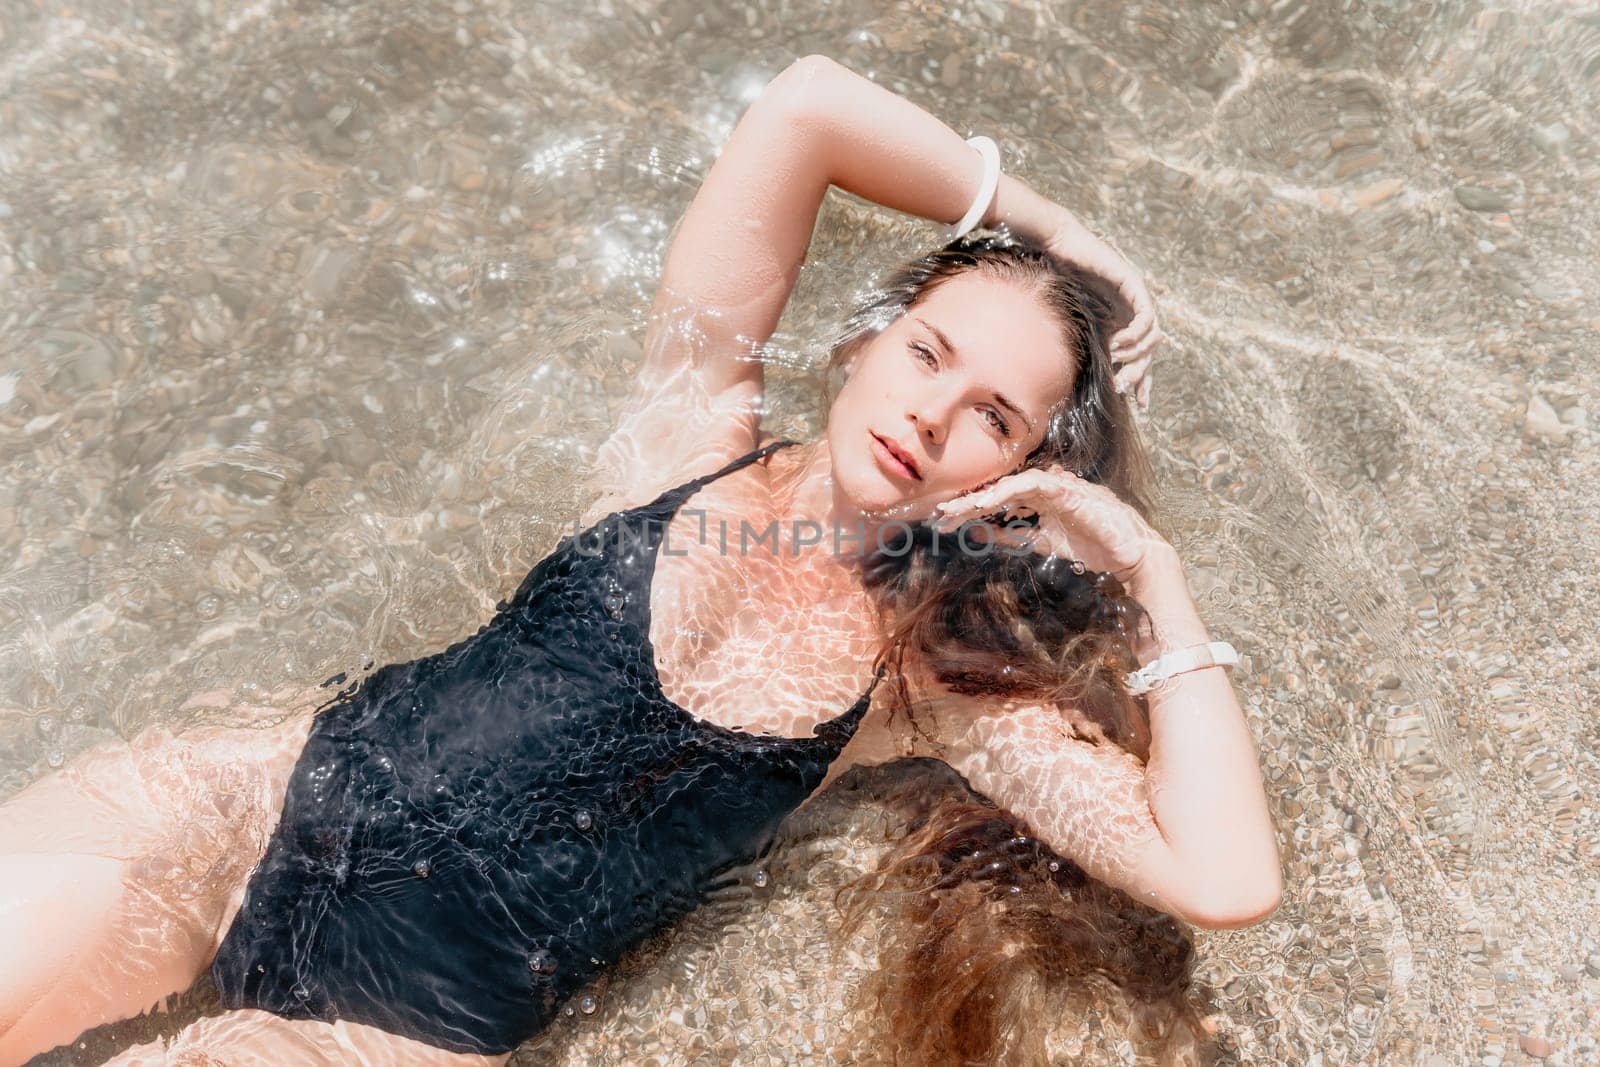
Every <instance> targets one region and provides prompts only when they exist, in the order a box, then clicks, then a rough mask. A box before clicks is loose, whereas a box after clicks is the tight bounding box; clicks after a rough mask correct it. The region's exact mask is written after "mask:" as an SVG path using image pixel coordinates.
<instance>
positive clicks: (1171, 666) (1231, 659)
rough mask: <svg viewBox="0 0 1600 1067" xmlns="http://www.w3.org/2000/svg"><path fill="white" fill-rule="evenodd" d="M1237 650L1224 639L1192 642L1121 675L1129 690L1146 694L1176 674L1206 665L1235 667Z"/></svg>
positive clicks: (1136, 694)
mask: <svg viewBox="0 0 1600 1067" xmlns="http://www.w3.org/2000/svg"><path fill="white" fill-rule="evenodd" d="M1238 664H1239V652H1238V650H1237V649H1235V648H1234V647H1233V646H1232V645H1230V644H1228V642H1226V641H1212V642H1210V643H1209V644H1204V645H1191V646H1190V647H1189V648H1183V649H1179V650H1178V651H1176V652H1168V653H1166V654H1165V655H1161V656H1157V657H1156V658H1155V659H1153V660H1151V661H1150V662H1149V663H1146V664H1145V665H1144V666H1143V667H1140V668H1139V669H1138V670H1136V671H1133V672H1131V673H1129V674H1125V675H1123V682H1124V683H1126V685H1127V687H1128V692H1129V693H1131V694H1133V695H1134V696H1139V695H1141V694H1143V693H1148V692H1150V690H1152V689H1154V688H1155V687H1156V686H1157V685H1159V684H1160V683H1162V682H1164V681H1166V680H1167V679H1168V678H1171V677H1173V676H1174V675H1178V674H1185V673H1187V672H1189V671H1198V670H1201V669H1202V668H1205V667H1236V666H1238Z"/></svg>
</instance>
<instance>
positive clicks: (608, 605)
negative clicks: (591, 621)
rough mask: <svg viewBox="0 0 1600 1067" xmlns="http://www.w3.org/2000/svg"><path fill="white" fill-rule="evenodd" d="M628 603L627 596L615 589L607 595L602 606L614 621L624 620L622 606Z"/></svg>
mask: <svg viewBox="0 0 1600 1067" xmlns="http://www.w3.org/2000/svg"><path fill="white" fill-rule="evenodd" d="M627 602H628V598H627V597H626V596H625V595H623V594H622V593H621V592H620V591H619V590H616V589H613V590H611V592H609V593H607V594H606V595H605V598H604V599H603V600H602V601H601V604H602V605H603V606H604V607H605V609H606V614H607V615H609V616H611V617H612V618H613V619H620V618H622V606H623V605H624V604H626V603H627Z"/></svg>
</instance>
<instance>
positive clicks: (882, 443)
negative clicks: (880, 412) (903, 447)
mask: <svg viewBox="0 0 1600 1067" xmlns="http://www.w3.org/2000/svg"><path fill="white" fill-rule="evenodd" d="M868 436H870V437H871V438H872V454H873V456H874V457H875V458H876V459H877V461H878V465H879V466H880V467H882V468H883V469H884V470H886V471H888V472H889V473H890V474H894V475H897V476H899V477H901V478H905V479H908V480H910V481H913V482H920V481H922V475H920V474H918V473H917V468H916V467H915V466H913V465H912V464H911V463H909V462H907V461H906V460H904V459H902V458H900V455H899V453H898V452H897V451H896V450H895V448H894V446H892V445H890V444H889V442H888V441H886V440H884V439H883V438H882V437H879V436H878V435H877V434H875V433H872V432H871V431H870V430H869V431H868Z"/></svg>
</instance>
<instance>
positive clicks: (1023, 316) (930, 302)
mask: <svg viewBox="0 0 1600 1067" xmlns="http://www.w3.org/2000/svg"><path fill="white" fill-rule="evenodd" d="M1074 364H1075V360H1074V359H1072V358H1071V354H1070V353H1068V352H1067V351H1066V349H1065V346H1064V344H1063V342H1062V338H1061V328H1060V326H1058V325H1057V323H1056V321H1055V318H1054V316H1053V315H1051V314H1050V313H1049V312H1048V311H1047V310H1046V309H1045V307H1044V305H1043V304H1041V303H1040V302H1039V300H1038V299H1037V298H1036V297H1035V296H1033V295H1032V294H1031V293H1028V292H1026V291H1025V290H1023V289H1022V288H1020V287H1019V286H1017V285H1015V284H1013V283H1011V282H1007V281H1001V280H999V279H996V278H992V277H989V276H988V275H985V274H980V273H978V272H977V271H966V272H964V273H962V274H959V275H957V276H955V277H953V278H951V279H949V280H948V281H945V282H943V283H941V284H940V285H938V286H937V287H935V288H934V289H933V291H932V292H930V293H928V294H927V295H926V296H924V297H923V299H922V301H921V302H920V303H918V304H916V305H914V306H913V307H911V308H909V309H908V310H907V311H906V313H905V314H903V315H901V316H900V317H899V318H898V319H896V320H895V321H894V323H893V324H892V325H890V326H889V327H888V328H887V329H885V330H884V331H883V332H882V333H880V334H878V335H877V336H876V337H874V338H872V339H871V340H870V341H868V342H866V343H865V344H864V345H862V346H861V348H859V349H858V350H857V351H856V355H855V360H854V363H853V364H852V366H851V369H850V371H849V376H848V377H847V378H846V380H845V384H844V387H843V388H842V389H841V390H840V391H839V395H838V397H837V398H835V400H834V402H833V407H832V408H831V409H830V410H829V412H828V431H827V436H828V448H829V451H830V453H831V455H832V461H833V476H834V481H835V486H836V488H837V489H838V490H839V491H840V492H842V493H843V494H844V496H845V498H846V499H848V500H849V501H850V502H851V503H853V504H854V505H855V506H856V507H858V508H860V509H861V510H862V511H865V512H867V513H869V514H882V513H893V514H894V515H895V516H897V517H900V518H904V519H920V518H926V517H928V516H929V515H931V514H932V513H933V505H935V504H937V503H940V502H942V501H945V500H949V499H951V498H952V497H956V496H959V495H960V494H962V493H964V492H967V491H968V490H971V489H975V488H978V487H979V486H981V485H984V484H986V483H988V482H990V481H993V480H994V479H996V478H998V477H1000V476H1001V475H1004V474H1008V473H1010V472H1012V471H1014V470H1016V469H1017V468H1018V467H1019V466H1020V465H1021V463H1022V461H1023V459H1024V458H1025V457H1026V456H1027V455H1028V453H1029V452H1031V451H1032V450H1033V449H1034V447H1035V446H1036V445H1038V443H1039V442H1040V441H1041V440H1043V438H1044V433H1045V428H1046V420H1047V419H1048V417H1049V415H1050V412H1051V411H1052V410H1053V409H1054V408H1055V407H1056V406H1057V405H1058V404H1060V403H1061V402H1062V401H1063V400H1064V399H1066V398H1067V397H1068V396H1069V395H1070V393H1071V389H1072V386H1073V366H1074ZM897 454H898V455H899V456H901V457H902V458H904V459H907V460H909V461H910V464H911V469H908V468H907V467H905V466H902V465H901V463H899V462H897V461H896V459H895V458H894V457H895V456H896V455H897Z"/></svg>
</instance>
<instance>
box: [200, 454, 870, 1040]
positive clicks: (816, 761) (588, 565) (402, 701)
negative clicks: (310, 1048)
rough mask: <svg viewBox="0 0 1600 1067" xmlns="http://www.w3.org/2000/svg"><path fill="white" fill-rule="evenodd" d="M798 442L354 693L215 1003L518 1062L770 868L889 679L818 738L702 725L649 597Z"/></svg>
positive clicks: (549, 562) (297, 791) (322, 750)
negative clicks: (701, 528)
mask: <svg viewBox="0 0 1600 1067" xmlns="http://www.w3.org/2000/svg"><path fill="white" fill-rule="evenodd" d="M794 443H795V442H793V441H777V442H774V443H772V444H769V445H767V446H766V447H764V448H759V449H757V450H755V451H754V452H751V453H749V454H748V455H745V456H742V457H741V458H739V459H737V460H734V461H733V462H732V463H729V464H728V465H727V466H725V467H723V468H722V469H721V470H719V471H717V472H715V473H714V474H710V475H706V476H703V477H700V478H696V479H694V480H693V481H690V482H687V483H685V484H684V485H681V486H679V487H677V488H675V489H669V490H667V491H666V492H665V493H663V494H661V495H660V496H659V497H657V498H656V499H655V500H653V501H651V502H650V503H648V504H645V505H643V506H642V507H637V508H630V509H628V510H626V511H621V512H616V513H613V514H611V515H608V516H607V517H606V518H604V519H602V520H600V522H598V523H596V524H595V525H594V526H592V527H590V528H589V529H588V530H586V531H584V532H583V533H582V534H579V535H577V536H576V537H568V538H564V539H563V540H562V542H561V543H560V544H559V545H558V546H557V547H556V548H555V550H554V551H553V552H552V553H551V554H550V555H549V556H547V557H546V558H545V559H543V560H542V561H540V562H539V563H538V564H537V565H536V566H535V567H534V568H533V569H532V571H530V572H529V574H528V576H527V577H526V578H525V579H523V581H522V584H521V586H520V587H519V588H518V589H517V592H516V595H515V596H514V597H513V598H512V599H511V600H510V601H509V602H505V603H502V604H501V605H500V611H499V613H498V614H497V615H496V616H495V617H494V618H493V619H492V620H491V621H490V622H488V623H487V624H486V625H485V626H484V627H483V628H482V629H481V630H479V631H478V632H477V633H476V634H474V635H473V636H472V637H470V638H468V639H466V640H465V641H462V642H459V643H458V644H455V645H452V646H451V647H449V648H447V649H445V650H444V651H443V652H440V653H437V654H436V655H432V656H427V657H425V658H422V659H417V660H412V661H411V662H409V663H398V664H390V665H388V666H385V667H383V668H381V669H379V670H377V671H375V672H373V674H372V675H370V676H369V677H368V678H367V679H366V682H365V684H364V685H362V686H361V687H360V688H359V690H357V691H355V692H354V694H353V695H351V694H349V693H343V694H340V697H339V698H338V699H337V700H336V701H335V702H334V703H333V704H332V706H330V707H329V708H328V709H327V710H325V711H323V712H322V713H321V714H320V715H319V716H318V718H317V719H316V721H315V724H314V725H313V727H312V730H311V735H310V738H309V740H308V741H307V743H306V747H305V751H304V753H303V754H302V755H301V756H300V759H299V761H298V763H297V764H296V765H295V769H294V775H293V777H292V778H291V780H290V783H289V787H288V793H287V796H286V799H285V802H284V807H283V815H282V818H281V820H280V822H279V824H278V827H277V830H276V831H275V832H274V834H273V836H272V839H271V841H270V843H269V845H268V848H267V851H266V855H265V856H264V857H263V858H262V861H261V864H260V866H259V867H258V868H257V869H256V871H255V873H254V874H253V875H252V877H251V879H250V882H249V886H248V888H247V891H246V894H245V901H244V906H243V907H242V908H241V909H240V911H239V914H238V917H237V918H236V919H235V920H234V923H233V926H232V927H231V928H230V929H229V931H228V934H227V937H226V938H225V939H224V941H223V943H222V946H221V948H220V949H219V950H218V952H217V957H216V960H215V961H214V962H213V963H212V965H211V975H212V978H213V979H214V980H215V982H216V985H217V988H218V990H219V991H220V992H221V995H222V1000H223V1003H224V1004H226V1005H227V1006H229V1007H237V1008H261V1009H265V1010H267V1011H271V1012H275V1013H277V1014H279V1015H284V1016H289V1017H291V1018H302V1019H304V1018H309V1019H321V1020H326V1021H332V1020H334V1019H348V1020H350V1021H352V1022H356V1023H364V1024H366V1025H369V1026H376V1027H379V1028H381V1029H383V1030H386V1031H389V1032H391V1033H395V1034H401V1035H404V1036H406V1037H410V1038H415V1039H417V1040H420V1041H424V1042H427V1043H428V1044H430V1045H434V1046H436V1047H439V1048H445V1049H450V1050H453V1051H458V1052H479V1053H502V1052H508V1051H510V1050H511V1049H513V1048H515V1047H516V1046H517V1045H518V1044H519V1043H521V1042H522V1041H524V1040H525V1039H527V1038H528V1037H530V1036H532V1035H533V1034H535V1033H537V1032H538V1031H540V1030H541V1029H543V1028H544V1026H545V1025H546V1024H547V1023H548V1022H549V1021H550V1020H551V1018H552V1017H553V1016H554V1014H555V1013H556V1011H558V1010H559V1009H560V1007H561V1004H562V1002H563V1001H564V1000H566V999H567V998H568V997H570V996H571V995H572V994H573V993H574V992H575V991H577V990H578V989H580V988H582V987H583V986H584V985H586V984H587V983H588V982H589V981H591V980H592V979H593V978H594V977H595V976H596V975H598V974H599V973H600V972H601V971H602V969H604V968H605V967H606V966H608V965H609V964H611V963H613V962H615V961H616V960H617V958H618V957H619V956H621V955H622V954H623V953H624V952H626V951H627V950H628V949H629V948H631V947H633V946H635V945H637V944H638V943H640V942H641V941H643V940H644V939H646V938H647V937H649V936H650V935H651V934H653V933H655V932H657V931H659V930H662V929H663V928H665V927H666V926H667V925H668V924H670V923H672V922H674V921H676V920H677V919H679V918H681V917H682V916H683V915H685V914H686V913H688V912H689V911H691V910H692V909H693V908H694V907H695V906H696V905H697V904H699V903H700V902H701V901H702V899H703V897H704V894H705V892H706V890H707V889H708V888H709V887H710V885H711V884H712V883H713V882H714V881H715V880H716V876H717V875H718V874H720V873H723V872H725V871H726V870H727V869H728V868H730V867H733V866H737V865H739V864H743V863H748V862H749V861H750V860H752V859H754V858H755V857H757V856H758V855H759V854H760V853H761V851H762V850H763V849H764V848H765V847H766V845H767V844H768V843H769V842H770V840H771V838H772V835H773V832H774V831H775V830H776V828H777V826H778V824H779V823H780V822H781V821H782V820H783V818H784V817H785V816H786V815H788V814H789V813H790V812H792V811H793V810H794V809H795V808H796V807H797V806H799V804H800V803H801V802H802V801H803V800H805V798H806V797H807V796H808V795H810V794H811V793H812V792H813V791H814V790H815V789H816V788H817V786H818V785H820V784H821V781H822V779H823V777H824V776H825V775H826V773H827V770H828V766H829V764H830V763H831V762H832V761H833V760H834V759H835V758H836V757H837V756H838V754H839V751H840V750H841V749H842V748H843V747H844V745H845V743H846V742H848V741H849V740H850V738H851V736H852V735H853V734H854V733H855V730H856V727H857V725H858V724H859V723H860V721H861V718H862V716H863V714H864V713H865V712H866V709H867V706H868V704H869V702H870V700H871V696H872V690H873V688H875V687H876V685H877V683H878V680H879V679H881V678H882V673H883V672H882V669H881V668H880V669H879V671H878V673H877V675H876V676H875V677H874V678H873V681H872V684H871V685H870V686H868V688H867V691H866V693H864V694H863V695H862V696H861V698H860V699H859V700H857V701H856V703H855V704H854V705H853V706H852V707H851V708H850V710H848V711H846V712H845V713H844V714H843V715H841V716H839V717H838V718H836V719H834V720H832V721H830V722H826V723H823V724H821V725H820V726H818V727H817V728H816V729H815V730H814V731H813V733H814V736H813V737H807V738H785V737H778V736H770V735H762V734H749V733H743V732H740V731H737V730H730V729H726V728H724V727H721V726H718V725H715V724H713V723H709V722H706V721H704V720H702V719H697V718H695V717H694V716H693V715H691V714H689V713H688V712H687V711H685V710H684V709H683V708H681V707H679V706H678V705H676V704H674V703H672V702H671V701H670V700H668V699H667V697H666V695H665V693H663V692H662V689H661V682H660V678H659V677H658V675H657V674H656V667H655V656H654V652H653V650H652V648H651V644H650V584H651V578H652V576H653V574H654V573H655V558H656V550H657V548H658V546H659V544H660V542H661V538H662V533H663V531H664V530H665V529H666V527H667V523H668V522H669V521H671V519H672V517H673V515H675V514H676V513H677V511H678V509H679V508H680V507H681V506H682V504H683V502H684V501H685V500H686V499H688V497H689V496H690V495H691V494H693V493H694V492H695V491H696V490H698V489H699V488H700V487H701V486H703V485H705V484H706V483H707V482H710V481H712V480H714V479H716V478H720V477H722V476H723V475H725V474H728V473H731V472H732V471H736V470H739V469H740V468H742V467H744V466H746V465H748V464H750V463H752V462H754V461H755V460H757V459H760V458H761V457H763V456H765V455H766V454H767V453H769V452H771V451H773V450H774V449H776V448H780V447H782V446H784V445H787V444H794ZM346 698H348V699H346Z"/></svg>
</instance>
